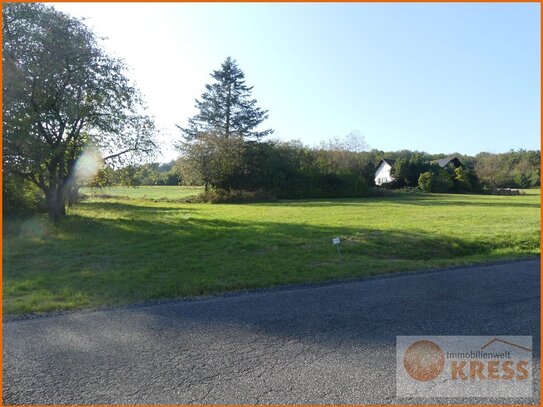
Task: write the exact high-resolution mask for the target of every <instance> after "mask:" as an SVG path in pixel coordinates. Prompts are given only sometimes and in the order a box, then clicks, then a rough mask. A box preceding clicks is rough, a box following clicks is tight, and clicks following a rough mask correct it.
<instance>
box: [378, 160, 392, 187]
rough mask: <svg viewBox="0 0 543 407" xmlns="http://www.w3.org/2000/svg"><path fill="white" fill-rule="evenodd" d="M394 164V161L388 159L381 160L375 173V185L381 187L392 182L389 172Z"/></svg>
mask: <svg viewBox="0 0 543 407" xmlns="http://www.w3.org/2000/svg"><path fill="white" fill-rule="evenodd" d="M395 162H396V160H392V159H390V158H381V161H379V165H378V166H377V171H375V185H383V184H386V183H387V182H392V181H394V177H393V176H392V175H391V174H390V171H391V170H392V166H393V165H394V163H395Z"/></svg>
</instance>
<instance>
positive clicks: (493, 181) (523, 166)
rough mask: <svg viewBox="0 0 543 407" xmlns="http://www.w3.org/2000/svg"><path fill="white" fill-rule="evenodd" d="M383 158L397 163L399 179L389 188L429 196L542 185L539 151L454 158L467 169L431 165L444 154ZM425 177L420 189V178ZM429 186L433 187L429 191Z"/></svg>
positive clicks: (390, 154) (395, 171)
mask: <svg viewBox="0 0 543 407" xmlns="http://www.w3.org/2000/svg"><path fill="white" fill-rule="evenodd" d="M378 155H382V156H384V157H387V158H392V159H395V160H396V161H395V163H394V166H393V170H392V173H393V175H394V177H395V178H396V180H395V182H393V183H392V184H391V185H389V187H391V188H401V187H417V186H418V187H420V188H421V189H423V190H425V191H428V192H449V191H454V192H469V191H473V192H477V191H483V190H487V191H488V190H495V189H497V188H533V187H538V186H539V185H540V151H539V150H537V151H535V150H518V151H509V152H507V153H500V154H493V153H486V152H484V153H479V154H477V155H475V156H469V155H463V154H455V156H456V157H458V158H459V159H460V161H461V162H462V164H463V165H464V168H458V169H454V168H447V169H443V168H440V167H439V166H438V165H436V164H432V161H434V160H437V159H440V158H444V157H445V155H444V154H427V153H424V152H422V153H421V152H416V151H415V152H413V151H408V150H404V151H397V152H388V153H383V154H378ZM423 173H424V174H425V176H424V177H423V185H421V183H420V180H419V177H420V175H421V174H423ZM427 173H429V174H427ZM429 185H430V186H431V187H429Z"/></svg>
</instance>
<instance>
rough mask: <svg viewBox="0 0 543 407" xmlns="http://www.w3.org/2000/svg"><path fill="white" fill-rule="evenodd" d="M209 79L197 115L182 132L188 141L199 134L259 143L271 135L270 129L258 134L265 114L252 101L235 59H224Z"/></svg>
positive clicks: (199, 102) (243, 75)
mask: <svg viewBox="0 0 543 407" xmlns="http://www.w3.org/2000/svg"><path fill="white" fill-rule="evenodd" d="M211 77H212V78H213V79H214V80H215V81H214V82H213V83H212V84H208V85H206V90H205V92H204V93H203V94H202V96H201V100H198V99H197V100H196V108H197V109H198V114H196V115H195V116H194V117H192V118H190V119H189V121H188V127H186V128H181V131H182V132H183V135H184V136H185V138H186V139H187V140H193V139H195V138H198V137H199V136H200V135H202V134H208V135H209V134H213V135H217V136H221V137H225V138H229V137H242V138H246V139H257V140H258V139H260V138H262V137H264V136H267V135H269V134H272V133H273V130H271V129H267V130H260V131H259V130H257V127H258V126H259V125H260V124H261V123H262V122H263V121H264V120H265V119H267V118H268V111H267V110H262V109H261V108H259V107H258V106H257V105H256V104H257V101H256V99H252V98H251V91H252V89H253V87H252V86H247V85H246V84H245V74H244V73H243V71H242V70H241V69H240V68H239V67H238V64H237V63H236V61H235V60H234V59H232V58H230V57H228V58H226V60H225V61H224V62H223V63H222V65H221V69H219V70H216V71H213V72H212V73H211Z"/></svg>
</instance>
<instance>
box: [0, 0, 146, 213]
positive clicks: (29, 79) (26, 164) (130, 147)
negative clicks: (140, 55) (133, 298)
mask: <svg viewBox="0 0 543 407" xmlns="http://www.w3.org/2000/svg"><path fill="white" fill-rule="evenodd" d="M2 14H3V23H4V24H3V27H2V29H3V44H2V51H3V52H2V59H3V157H4V171H5V174H6V175H7V176H18V177H22V178H24V179H27V180H30V181H31V182H33V183H34V184H35V185H37V186H38V187H39V188H41V190H42V191H43V192H44V194H45V196H46V199H47V204H48V209H49V214H50V216H51V218H53V219H58V218H60V217H61V216H62V215H64V214H65V213H66V212H65V204H66V199H67V197H68V195H69V193H70V190H71V189H73V188H76V186H77V179H76V173H77V171H78V166H77V165H76V163H77V160H78V158H79V157H80V156H81V155H82V154H83V151H84V150H89V151H93V153H92V154H91V155H93V154H94V155H96V152H99V154H100V156H101V159H100V160H101V161H102V160H103V161H106V160H107V161H109V162H112V161H114V162H117V163H120V162H126V161H127V160H131V159H134V158H135V157H140V156H141V155H142V154H152V152H153V151H154V148H155V144H154V141H153V137H154V132H155V127H154V123H153V120H152V118H150V117H149V116H148V115H146V113H145V106H144V104H143V101H142V98H141V96H140V94H139V92H138V90H137V89H136V88H135V87H134V85H133V84H132V83H131V82H130V81H129V80H128V78H127V77H126V75H125V71H126V67H125V65H124V63H123V62H122V61H121V60H119V59H115V58H112V57H110V56H109V55H107V54H106V53H105V52H104V50H103V49H102V48H101V47H100V46H99V44H98V41H97V38H96V37H95V35H94V34H93V33H92V32H91V31H90V30H89V29H88V28H87V27H86V26H85V24H84V23H83V22H82V21H80V20H78V19H75V18H73V17H71V16H68V15H66V14H64V13H61V12H59V11H57V10H55V9H54V8H52V7H50V6H46V5H43V4H39V3H10V4H4V5H3V8H2Z"/></svg>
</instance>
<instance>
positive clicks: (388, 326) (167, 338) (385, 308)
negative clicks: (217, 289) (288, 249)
mask: <svg viewBox="0 0 543 407" xmlns="http://www.w3.org/2000/svg"><path fill="white" fill-rule="evenodd" d="M539 301H540V298H539V260H529V261H523V262H517V263H508V264H501V265H492V266H484V267H469V268H460V269H450V270H443V271H438V272H431V273H415V274H406V275H400V276H398V275H396V276H393V277H386V278H375V279H367V280H357V281H349V282H341V283H333V284H325V285H314V286H297V287H290V288H282V289H272V290H264V291H257V292H249V293H241V294H233V295H226V296H219V297H211V298H204V299H196V300H185V301H171V302H165V303H161V304H154V305H150V304H147V305H138V306H130V307H120V308H112V309H105V310H96V311H83V312H73V313H65V314H60V315H53V316H46V317H38V318H30V319H22V320H11V321H9V320H8V321H7V322H4V325H3V345H4V347H3V363H4V366H3V369H4V375H3V399H4V403H5V404H27V405H28V404H189V403H191V404H391V403H392V404H398V403H400V404H431V403H436V402H438V403H444V402H445V403H458V402H463V403H468V404H470V403H473V404H481V403H484V404H494V403H507V404H510V403H512V402H514V401H516V402H517V403H519V402H522V403H525V404H527V403H534V404H537V401H538V399H539V385H538V382H539ZM397 335H493V336H495V335H532V336H533V337H534V340H533V344H534V348H535V349H534V350H535V354H534V376H535V379H534V399H533V400H526V399H523V400H512V399H502V400H489V399H473V400H466V399H458V400H454V399H452V400H451V399H449V400H444V399H441V400H431V399H396V398H395V366H396V364H395V363H396V362H395V337H396V336H397Z"/></svg>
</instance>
